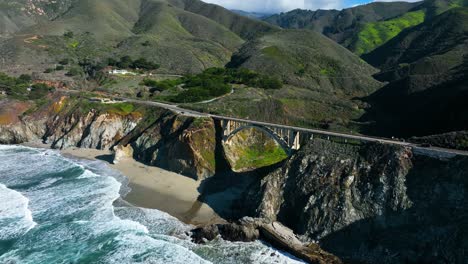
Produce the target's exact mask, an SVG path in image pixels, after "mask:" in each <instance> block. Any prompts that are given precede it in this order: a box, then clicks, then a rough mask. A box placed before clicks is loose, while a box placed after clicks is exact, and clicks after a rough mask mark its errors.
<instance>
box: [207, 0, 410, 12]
mask: <svg viewBox="0 0 468 264" xmlns="http://www.w3.org/2000/svg"><path fill="white" fill-rule="evenodd" d="M203 1H204V2H207V3H213V4H218V5H221V6H224V7H225V8H228V9H238V10H243V11H248V12H262V13H277V12H284V11H290V10H293V9H297V8H300V9H310V10H316V9H342V8H346V7H352V6H356V5H360V4H366V3H369V2H372V1H368V0H203ZM379 1H380V0H379ZM382 1H385V2H390V1H393V0H382ZM407 2H415V0H410V1H407Z"/></svg>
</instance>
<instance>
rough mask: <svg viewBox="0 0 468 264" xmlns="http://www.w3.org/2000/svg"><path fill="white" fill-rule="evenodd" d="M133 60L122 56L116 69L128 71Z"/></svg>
mask: <svg viewBox="0 0 468 264" xmlns="http://www.w3.org/2000/svg"><path fill="white" fill-rule="evenodd" d="M132 64H133V60H132V58H131V57H130V56H123V57H122V58H120V62H119V63H118V64H117V67H119V68H121V69H128V68H130V66H132Z"/></svg>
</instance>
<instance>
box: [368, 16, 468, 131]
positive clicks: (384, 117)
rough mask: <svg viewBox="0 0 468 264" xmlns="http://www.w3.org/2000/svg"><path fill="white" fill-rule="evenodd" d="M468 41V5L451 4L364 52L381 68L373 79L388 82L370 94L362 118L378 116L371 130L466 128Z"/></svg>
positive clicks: (467, 111) (449, 129)
mask: <svg viewBox="0 0 468 264" xmlns="http://www.w3.org/2000/svg"><path fill="white" fill-rule="evenodd" d="M467 40H468V8H455V9H451V10H449V11H447V12H445V13H442V14H440V15H439V16H437V17H435V18H433V19H431V20H429V21H426V22H424V23H423V24H421V25H419V26H417V27H414V28H413V29H410V30H407V31H405V32H404V33H402V34H400V35H399V36H397V37H395V38H394V39H392V40H391V41H389V42H388V43H387V44H385V45H384V46H382V47H380V48H378V49H376V50H375V51H374V52H372V53H370V54H368V55H366V56H365V57H364V58H365V59H366V60H368V61H370V62H371V63H373V64H374V65H376V66H379V67H381V68H382V69H384V73H381V74H380V75H378V78H380V79H382V80H385V81H389V82H390V83H389V84H388V85H387V86H385V87H384V88H382V89H381V90H379V91H378V92H376V93H375V94H373V95H372V96H371V97H370V98H369V100H370V101H371V103H372V104H373V108H372V111H370V112H369V114H368V116H367V117H368V118H369V119H374V120H376V121H377V123H376V126H374V127H373V131H372V132H373V133H378V134H385V135H388V134H390V133H391V135H403V136H412V135H419V136H423V135H429V134H435V133H443V132H449V131H452V130H461V129H468V127H467V126H466V124H467V121H466V118H465V116H466V115H467V113H468V109H467V108H466V104H465V103H463V101H464V99H463V98H466V96H467V94H466V90H467V89H468V87H467V86H466V85H467V83H468V82H467V79H466V78H467V76H466V72H467V71H468V61H467V59H466V58H467V56H468V44H467ZM395 102H398V105H397V104H396V103H395ZM409 109H411V111H409ZM396 124H398V125H396Z"/></svg>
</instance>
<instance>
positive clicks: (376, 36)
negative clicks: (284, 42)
mask: <svg viewBox="0 0 468 264" xmlns="http://www.w3.org/2000/svg"><path fill="white" fill-rule="evenodd" d="M462 6H467V1H466V0H426V1H422V2H416V3H405V2H391V3H384V2H374V3H370V4H367V5H361V6H357V7H353V8H348V9H344V10H342V11H337V10H317V11H307V10H293V11H290V12H287V13H282V14H279V15H273V16H271V17H268V18H265V19H264V20H265V21H267V22H269V23H271V24H273V25H278V26H281V27H283V28H307V29H312V30H314V31H318V32H320V33H322V34H324V35H326V36H327V37H329V38H331V39H333V40H335V41H336V42H338V43H340V44H341V45H343V46H344V47H346V48H348V49H350V50H351V51H353V52H355V53H356V54H358V55H362V54H365V53H368V52H371V51H372V50H374V49H375V48H377V47H379V46H381V45H383V44H384V43H386V42H387V41H388V40H390V39H392V38H393V37H395V36H397V35H398V34H399V33H400V32H402V31H403V30H405V29H407V28H411V27H413V26H416V25H418V24H420V23H422V22H424V21H425V20H426V19H432V18H433V17H435V16H437V15H439V14H442V13H443V12H445V11H447V10H450V9H451V8H455V7H462Z"/></svg>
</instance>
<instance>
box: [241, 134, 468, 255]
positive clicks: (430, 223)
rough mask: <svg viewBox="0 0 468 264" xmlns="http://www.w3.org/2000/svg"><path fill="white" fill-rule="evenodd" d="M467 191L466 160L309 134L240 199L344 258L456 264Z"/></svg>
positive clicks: (249, 209)
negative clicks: (313, 137) (299, 147)
mask: <svg viewBox="0 0 468 264" xmlns="http://www.w3.org/2000/svg"><path fill="white" fill-rule="evenodd" d="M466 193H468V159H467V158H462V157H454V158H451V159H445V160H441V159H437V158H434V157H429V156H425V155H421V154H417V153H413V151H412V149H410V148H405V147H397V146H390V145H382V144H367V145H354V146H353V145H349V144H341V143H335V142H330V141H325V140H320V139H316V140H312V141H311V142H309V143H308V144H307V145H306V146H305V147H304V148H303V149H302V150H301V151H299V152H298V153H296V154H295V155H294V156H293V157H292V158H291V159H290V160H288V161H287V162H286V164H285V165H284V166H283V167H282V168H281V169H278V170H277V171H275V172H273V173H271V174H269V175H267V176H265V177H263V178H262V179H261V181H259V182H257V183H256V184H254V185H252V186H251V187H250V190H249V191H247V193H246V195H245V198H244V200H243V201H242V204H243V205H244V207H243V208H245V209H246V211H245V214H248V215H251V216H254V217H264V218H267V219H270V220H271V221H275V220H276V221H280V222H282V223H283V224H285V225H286V226H288V227H290V228H292V229H293V230H294V231H295V233H297V234H300V235H301V239H302V240H304V241H307V240H319V241H320V245H321V246H322V247H323V248H324V249H325V250H327V251H328V252H331V253H332V254H335V255H337V256H338V257H340V258H342V259H343V260H344V261H345V262H353V263H354V262H359V263H463V260H466V259H467V255H466V254H467V253H466V252H468V250H467V249H468V243H466V241H468V233H467V232H466V231H465V230H468V229H467V228H468V221H466V219H467V218H466V217H467V216H468V204H467V203H466V198H465V196H466Z"/></svg>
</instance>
